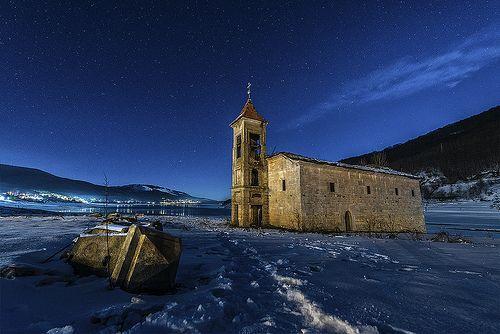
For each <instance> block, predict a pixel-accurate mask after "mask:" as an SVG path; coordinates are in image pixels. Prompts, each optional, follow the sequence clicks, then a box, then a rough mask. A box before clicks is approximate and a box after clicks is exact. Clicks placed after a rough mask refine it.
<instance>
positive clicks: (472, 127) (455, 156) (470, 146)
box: [341, 106, 500, 182]
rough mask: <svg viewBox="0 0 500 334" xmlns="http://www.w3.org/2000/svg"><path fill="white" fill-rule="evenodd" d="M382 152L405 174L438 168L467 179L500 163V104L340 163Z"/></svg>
mask: <svg viewBox="0 0 500 334" xmlns="http://www.w3.org/2000/svg"><path fill="white" fill-rule="evenodd" d="M381 154H382V155H384V158H385V160H386V161H385V164H386V165H387V166H388V167H391V168H393V169H396V170H401V171H404V172H408V173H419V172H422V171H429V170H439V171H440V172H442V173H443V174H444V175H445V176H446V177H447V178H448V179H449V180H450V181H452V182H454V181H457V180H466V179H467V178H470V177H472V176H474V175H476V174H479V173H481V172H483V171H485V170H487V169H489V168H495V167H496V166H497V165H498V164H500V106H495V107H493V108H490V109H488V110H486V111H483V112H481V113H479V114H476V115H473V116H470V117H467V118H464V119H462V120H460V121H457V122H454V123H451V124H448V125H445V126H443V127H440V128H438V129H435V130H433V131H430V132H428V133H426V134H423V135H421V136H418V137H416V138H413V139H410V140H408V141H406V142H403V143H399V144H395V145H392V146H388V147H386V148H384V149H382V150H380V151H373V152H370V153H366V154H362V155H358V156H354V157H350V158H346V159H342V160H341V162H345V163H349V164H366V163H367V162H370V161H371V162H372V163H373V162H374V160H377V159H376V156H377V155H381Z"/></svg>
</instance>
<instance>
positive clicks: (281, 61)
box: [0, 1, 500, 199]
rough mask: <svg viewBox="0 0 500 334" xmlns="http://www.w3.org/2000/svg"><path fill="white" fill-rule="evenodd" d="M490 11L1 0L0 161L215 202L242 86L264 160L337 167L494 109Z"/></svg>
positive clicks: (221, 194)
mask: <svg viewBox="0 0 500 334" xmlns="http://www.w3.org/2000/svg"><path fill="white" fill-rule="evenodd" d="M498 17H500V1H491V2H482V1H471V2H463V1H449V2H444V1H443V2H439V3H437V4H433V3H432V2H431V1H429V2H425V1H415V2H407V1H398V2H387V3H385V2H376V1H369V2H367V3H366V4H362V3H361V2H357V1H335V2H315V3H311V2H309V1H304V2H302V3H299V2H281V3H279V2H277V1H276V2H274V1H273V2H271V1H262V2H239V3H236V4H233V3H232V2H231V1H221V2H216V1H214V2H207V3H206V2H201V1H199V2H192V3H190V4H188V3H187V2H186V3H184V2H182V1H179V2H176V3H174V2H167V1H154V2H149V1H137V2H124V1H117V2H114V3H113V2H111V1H92V2H88V3H84V2H83V1H63V2H61V3H58V2H57V1H50V2H44V1H33V2H28V1H10V2H7V1H2V3H1V4H0V69H1V72H0V73H1V75H0V162H1V163H6V164H13V165H20V166H27V167H35V168H40V169H43V170H45V171H48V172H51V173H54V174H56V175H60V176H64V177H70V178H76V179H83V180H86V181H91V182H94V183H100V184H102V183H103V173H106V174H107V176H108V178H109V180H110V183H111V184H127V183H151V184H157V185H162V186H166V187H170V188H174V189H177V190H181V191H186V192H188V193H190V194H193V195H198V196H205V197H209V198H214V199H224V198H227V197H228V196H229V193H230V190H229V187H230V167H231V156H230V155H231V129H230V128H229V123H230V122H231V121H232V120H234V119H235V118H236V117H237V115H238V114H239V112H240V111H241V108H242V106H243V104H244V103H245V98H246V91H245V86H246V83H247V82H248V81H250V82H251V83H252V100H253V102H254V105H255V107H256V108H257V111H258V112H259V113H260V114H262V115H263V116H264V117H266V118H267V119H268V120H269V122H270V123H269V126H268V152H269V153H271V152H272V151H273V150H275V151H291V152H294V153H299V154H303V155H306V156H312V157H317V158H322V159H326V160H338V159H342V158H346V157H349V156H353V155H358V154H361V153H366V152H369V151H372V150H376V149H381V148H384V147H386V146H389V145H393V144H396V143H399V142H403V141H406V140H408V139H411V138H413V137H415V136H417V135H421V134H424V133H426V132H428V131H430V130H433V129H435V128H437V127H440V126H443V125H445V124H448V123H450V122H454V121H456V120H459V119H462V118H465V117H468V116H470V115H473V114H477V113H479V112H481V111H484V110H486V109H488V108H490V107H492V106H495V105H497V104H499V103H500V99H499V97H500V94H499V92H500V80H499V78H500V24H499V19H498Z"/></svg>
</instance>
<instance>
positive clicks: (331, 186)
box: [330, 182, 335, 193]
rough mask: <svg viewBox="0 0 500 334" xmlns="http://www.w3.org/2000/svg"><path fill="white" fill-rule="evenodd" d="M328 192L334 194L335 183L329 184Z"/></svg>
mask: <svg viewBox="0 0 500 334" xmlns="http://www.w3.org/2000/svg"><path fill="white" fill-rule="evenodd" d="M330 192H331V193H334V192H335V183H333V182H330Z"/></svg>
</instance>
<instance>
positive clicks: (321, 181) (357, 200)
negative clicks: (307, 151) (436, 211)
mask: <svg viewBox="0 0 500 334" xmlns="http://www.w3.org/2000/svg"><path fill="white" fill-rule="evenodd" d="M268 166H269V204H270V208H269V212H270V224H271V225H273V226H276V227H282V228H288V229H296V230H302V231H325V232H328V231H331V232H345V231H364V232H382V231H383V232H403V231H404V232H406V231H411V232H425V224H424V216H423V210H422V198H421V194H420V183H419V180H418V179H416V178H411V177H408V176H404V175H397V174H388V173H383V172H375V171H365V170H361V169H356V168H355V167H354V166H353V167H352V168H351V167H340V166H334V165H328V164H322V163H314V162H308V161H301V160H294V159H293V158H290V157H288V156H287V155H286V154H284V153H281V154H277V155H275V156H272V157H269V158H268ZM283 179H284V180H285V182H286V190H285V191H283V190H282V189H281V188H280V187H281V182H282V180H283ZM330 184H333V186H331V185H330ZM289 185H290V186H289ZM368 187H369V188H368ZM396 188H397V190H396ZM368 189H369V190H368ZM396 191H397V194H396ZM368 192H369V193H368ZM349 217H350V218H349ZM346 220H350V223H349V222H347V221H346ZM349 227H350V228H349Z"/></svg>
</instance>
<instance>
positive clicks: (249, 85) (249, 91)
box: [247, 82, 252, 100]
mask: <svg viewBox="0 0 500 334" xmlns="http://www.w3.org/2000/svg"><path fill="white" fill-rule="evenodd" d="M251 86H252V84H251V83H250V82H249V83H247V96H248V99H249V100H251V98H250V94H251V90H250V87H251Z"/></svg>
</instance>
